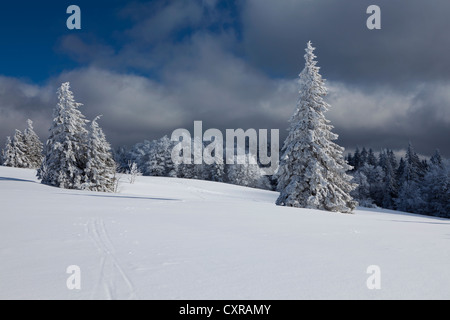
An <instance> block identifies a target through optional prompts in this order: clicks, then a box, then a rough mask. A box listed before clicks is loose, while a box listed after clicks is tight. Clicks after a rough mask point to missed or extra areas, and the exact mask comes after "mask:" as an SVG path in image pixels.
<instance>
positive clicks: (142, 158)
mask: <svg viewBox="0 0 450 320" xmlns="http://www.w3.org/2000/svg"><path fill="white" fill-rule="evenodd" d="M175 144H176V142H173V141H171V140H170V139H169V138H168V137H167V136H165V137H163V138H161V139H159V140H154V141H144V142H142V143H138V144H136V145H134V146H133V147H132V148H131V149H130V150H127V149H126V148H125V147H122V148H119V149H118V150H117V151H116V152H115V160H116V162H117V165H118V168H119V170H120V171H122V172H129V171H130V170H131V166H132V165H133V164H135V165H136V166H137V168H138V170H139V171H140V172H141V173H142V174H143V175H144V176H157V177H177V178H184V179H197V180H208V181H217V182H226V183H230V184H236V185H240V186H246V187H253V188H262V189H272V186H271V183H270V179H269V177H267V176H265V175H263V170H262V168H260V167H259V166H258V165H257V164H250V163H249V162H250V161H246V163H245V164H236V163H235V164H224V163H223V162H220V161H219V162H215V163H213V164H205V163H203V164H175V163H174V162H173V161H172V149H173V147H174V145H175ZM193 144H194V143H193V142H192V145H193ZM233 151H234V152H235V154H236V151H235V150H233ZM225 152H226V151H224V154H225ZM194 156H195V155H194V153H192V160H193V159H194ZM248 156H249V157H251V155H248ZM192 163H193V161H192Z"/></svg>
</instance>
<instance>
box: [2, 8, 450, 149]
mask: <svg viewBox="0 0 450 320" xmlns="http://www.w3.org/2000/svg"><path fill="white" fill-rule="evenodd" d="M71 4H76V5H78V6H79V7H80V8H81V18H82V22H81V23H82V30H68V29H67V28H66V19H67V17H68V16H69V15H68V14H66V8H67V7H68V6H69V5H71ZM369 4H372V3H369V2H367V3H366V2H365V1H354V0H342V1H339V2H338V1H335V0H320V1H309V0H295V1H292V0H280V1H269V0H241V1H218V0H191V1H183V0H172V1H164V0H155V1H119V0H111V1H103V0H102V1H81V0H80V1H74V2H72V1H70V2H69V1H17V2H8V3H2V8H1V11H0V33H1V39H2V42H1V47H0V57H1V59H0V140H3V139H4V138H6V136H7V135H11V134H12V133H13V132H14V129H16V128H19V129H21V128H23V127H24V126H25V125H26V119H27V118H31V119H32V120H34V121H35V127H36V131H37V132H38V133H39V134H40V136H41V138H42V139H45V136H46V134H47V128H48V127H49V125H50V121H51V113H52V108H53V106H54V105H55V103H56V100H55V99H56V95H55V92H56V89H57V87H58V85H60V83H61V82H66V81H70V82H71V86H72V89H73V91H74V93H75V98H76V99H77V100H78V101H79V102H81V103H83V104H84V107H82V112H83V113H85V114H86V116H87V117H88V118H89V119H92V118H94V117H95V116H96V115H98V114H103V118H102V123H101V125H102V126H103V128H104V130H105V132H106V134H107V136H108V138H109V139H110V141H111V142H112V143H113V145H114V146H119V145H122V144H126V145H131V144H134V143H137V142H139V141H142V140H144V139H149V140H151V139H156V138H159V137H161V136H163V135H170V134H171V133H172V131H173V130H175V129H177V128H187V129H191V130H192V126H193V121H194V120H202V121H203V122H204V127H205V128H212V127H214V128H219V129H226V128H234V129H237V128H244V129H248V128H256V129H280V133H281V137H282V138H284V137H285V129H286V127H287V120H288V119H289V117H290V115H291V114H292V112H293V110H294V108H295V103H296V98H297V91H298V86H297V79H296V77H297V75H298V73H299V72H300V71H301V69H302V68H303V65H304V61H303V54H304V48H305V45H306V42H307V41H309V40H311V41H312V42H313V45H314V46H316V47H317V50H316V54H317V56H318V61H319V66H320V67H321V73H322V75H323V76H324V78H326V79H327V86H328V88H329V93H330V94H329V96H328V102H329V103H330V104H331V105H332V109H331V110H330V111H329V113H328V118H329V119H330V120H331V121H332V122H333V124H334V126H335V132H337V133H338V134H339V135H340V139H339V143H340V144H341V145H343V146H344V147H346V148H348V149H353V148H355V147H356V146H367V147H372V148H374V149H375V150H380V149H381V148H383V147H389V148H393V149H395V150H400V149H403V148H405V147H406V146H407V145H408V142H409V141H411V142H412V143H413V144H414V145H415V146H416V149H417V151H419V152H420V153H423V154H431V153H433V151H434V149H435V148H440V149H441V151H442V153H443V154H444V155H446V156H450V146H449V144H448V142H447V137H448V136H449V135H450V131H449V130H450V129H449V128H450V109H449V106H450V94H449V92H450V72H449V70H450V59H449V58H448V52H450V38H449V37H448V36H447V32H446V30H449V29H450V20H449V19H448V17H447V13H448V12H450V11H449V10H450V3H449V2H448V1H447V0H435V1H434V2H433V6H430V5H428V4H427V3H425V2H424V1H422V0H411V1H408V2H405V1H397V2H393V1H389V0H379V1H377V4H378V5H379V6H380V7H381V10H382V15H381V16H382V29H381V30H375V31H370V30H368V29H367V28H366V19H367V17H368V15H367V14H366V9H367V6H368V5H369Z"/></svg>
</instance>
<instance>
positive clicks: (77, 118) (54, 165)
mask: <svg viewBox="0 0 450 320" xmlns="http://www.w3.org/2000/svg"><path fill="white" fill-rule="evenodd" d="M57 94H58V100H59V102H58V104H57V105H56V107H55V109H54V111H53V124H52V126H51V128H50V135H49V137H48V139H47V142H46V144H45V150H44V157H45V158H44V160H43V162H42V165H41V168H40V169H39V170H38V177H39V178H40V179H41V180H42V183H43V184H47V185H51V186H55V187H59V188H65V189H81V188H82V185H83V183H84V181H83V176H84V169H85V167H86V162H87V157H86V155H87V141H88V131H87V129H86V124H87V122H88V121H87V120H86V119H85V117H84V116H83V114H82V113H81V112H80V110H79V109H78V108H79V107H80V106H81V105H82V104H81V103H78V102H75V99H74V96H73V93H72V92H71V91H70V83H69V82H66V83H63V84H62V85H61V87H60V88H59V89H58V91H57Z"/></svg>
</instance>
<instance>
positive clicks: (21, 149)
mask: <svg viewBox="0 0 450 320" xmlns="http://www.w3.org/2000/svg"><path fill="white" fill-rule="evenodd" d="M8 138H9V137H8ZM7 144H8V146H7V149H6V152H5V155H6V156H5V158H6V159H5V163H4V165H5V166H7V167H15V168H28V159H27V148H26V145H25V141H24V135H23V133H22V132H21V131H20V130H17V129H16V132H15V134H14V137H13V139H12V141H11V140H8V142H7Z"/></svg>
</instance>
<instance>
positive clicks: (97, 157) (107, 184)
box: [82, 117, 116, 192]
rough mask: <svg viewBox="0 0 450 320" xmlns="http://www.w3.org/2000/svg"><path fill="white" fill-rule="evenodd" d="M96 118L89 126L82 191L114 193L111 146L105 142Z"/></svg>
mask: <svg viewBox="0 0 450 320" xmlns="http://www.w3.org/2000/svg"><path fill="white" fill-rule="evenodd" d="M98 119H100V117H96V118H95V119H94V120H93V121H92V122H91V126H90V132H89V142H88V145H87V163H86V166H85V169H84V177H83V181H84V183H83V186H82V188H83V189H86V190H91V191H99V192H114V186H115V181H114V173H115V171H116V164H115V162H114V159H113V156H112V153H111V146H110V144H109V143H108V141H106V137H105V134H104V133H103V130H102V129H101V128H100V126H99V125H98V122H97V121H98Z"/></svg>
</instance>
